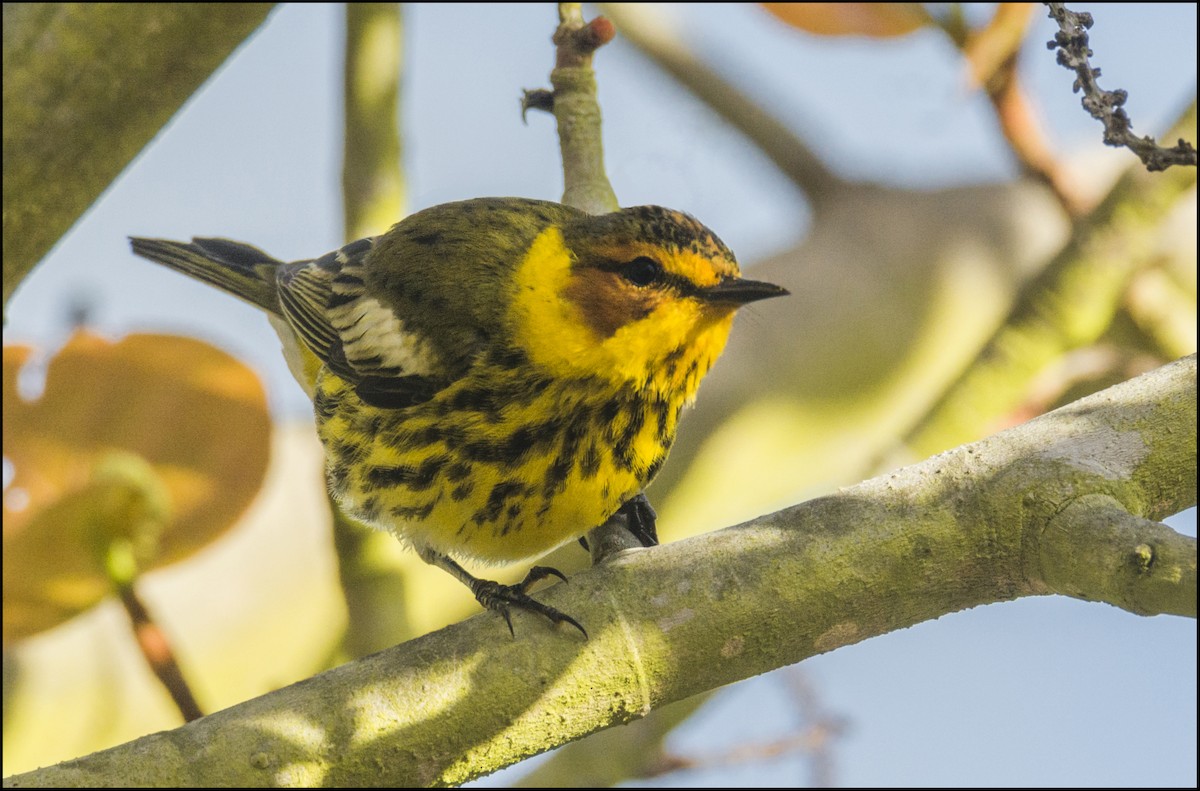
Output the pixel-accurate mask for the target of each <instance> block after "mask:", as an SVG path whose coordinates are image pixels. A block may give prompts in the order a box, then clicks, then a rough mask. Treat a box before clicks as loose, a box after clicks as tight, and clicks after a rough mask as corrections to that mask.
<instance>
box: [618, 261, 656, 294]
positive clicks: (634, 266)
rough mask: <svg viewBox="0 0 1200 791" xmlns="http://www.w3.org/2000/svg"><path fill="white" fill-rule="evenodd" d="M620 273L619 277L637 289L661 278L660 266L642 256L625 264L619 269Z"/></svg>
mask: <svg viewBox="0 0 1200 791" xmlns="http://www.w3.org/2000/svg"><path fill="white" fill-rule="evenodd" d="M620 271H621V277H623V278H625V279H626V280H628V281H629V282H630V283H633V284H634V285H635V286H639V287H645V286H649V285H652V284H654V283H657V282H659V281H660V280H662V277H663V268H662V264H660V263H658V262H657V261H655V260H654V259H653V258H647V257H646V256H644V255H642V256H638V257H637V258H635V259H633V260H632V261H630V262H629V263H628V264H625V265H624V266H622V267H621V270H620Z"/></svg>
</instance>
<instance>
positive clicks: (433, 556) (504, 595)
mask: <svg viewBox="0 0 1200 791" xmlns="http://www.w3.org/2000/svg"><path fill="white" fill-rule="evenodd" d="M418 554H420V556H421V560H424V561H425V562H426V563H428V564H429V565H431V566H437V567H438V568H440V569H442V570H443V571H447V572H449V573H450V574H452V575H453V576H454V578H455V579H457V580H458V581H459V582H461V583H462V584H464V585H466V586H467V587H468V588H470V589H471V593H472V594H474V595H475V600H476V601H478V602H479V603H480V604H482V605H483V606H484V607H485V608H487V609H489V610H495V611H496V612H498V613H500V614H501V615H503V616H504V622H505V623H507V624H508V631H509V633H510V634H512V635H513V636H514V637H515V636H516V632H514V631H513V625H512V616H511V615H510V614H509V608H510V607H517V608H519V609H522V610H528V611H529V612H535V613H539V614H541V615H544V616H545V617H547V618H549V619H550V620H551V621H553V622H554V623H569V624H571V625H572V626H574V627H575V628H576V629H578V630H579V631H580V632H581V633H582V634H583V636H584V639H587V636H588V633H587V630H586V629H584V628H583V626H581V625H580V623H579V621H577V620H575V619H574V618H572V617H571V616H569V615H567V614H566V613H564V612H561V611H559V610H556V609H554V608H553V607H551V606H549V605H547V604H542V603H541V602H540V601H537V600H536V599H534V598H533V597H531V596H530V595H529V594H528V593H526V591H527V590H528V589H529V587H530V586H531V585H533V583H535V582H537V581H538V580H542V579H545V578H546V577H558V578H559V579H560V580H562V581H563V582H566V581H567V578H566V577H565V576H563V573H562V572H561V571H559V570H558V569H553V568H550V567H549V566H534V567H533V568H531V569H530V570H529V573H528V574H526V575H525V579H523V580H521V581H520V582H519V583H517V584H516V585H502V584H500V583H499V582H495V581H493V580H484V579H480V578H478V577H476V576H474V575H472V574H471V573H470V572H468V571H467V570H466V569H464V568H463V567H462V566H460V565H458V564H457V563H455V562H454V561H453V560H451V559H450V558H449V557H448V556H446V555H443V554H442V553H441V552H435V551H434V550H432V549H429V548H428V547H421V548H419V549H418Z"/></svg>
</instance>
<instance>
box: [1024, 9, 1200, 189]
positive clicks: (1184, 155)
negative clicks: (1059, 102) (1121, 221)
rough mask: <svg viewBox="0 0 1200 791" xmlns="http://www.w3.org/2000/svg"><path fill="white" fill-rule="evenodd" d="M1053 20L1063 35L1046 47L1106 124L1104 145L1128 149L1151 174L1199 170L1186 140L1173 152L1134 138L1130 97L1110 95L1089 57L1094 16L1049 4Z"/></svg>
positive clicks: (1089, 108)
mask: <svg viewBox="0 0 1200 791" xmlns="http://www.w3.org/2000/svg"><path fill="white" fill-rule="evenodd" d="M1046 7H1047V8H1049V9H1050V18H1051V19H1053V20H1054V21H1055V22H1057V23H1058V27H1059V31H1058V32H1057V33H1055V34H1054V40H1053V41H1049V42H1047V43H1046V48H1047V49H1055V48H1057V49H1058V62H1059V64H1061V65H1062V66H1065V67H1066V68H1068V69H1071V70H1073V71H1074V72H1075V74H1076V78H1075V84H1074V86H1072V89H1073V90H1074V91H1075V93H1079V91H1081V90H1082V91H1083V99H1082V100H1081V102H1082V104H1083V107H1084V109H1085V110H1087V111H1088V113H1090V114H1091V116H1092V117H1093V118H1095V119H1097V120H1098V121H1100V122H1101V123H1103V124H1104V142H1105V144H1107V145H1110V146H1114V147H1117V148H1120V147H1122V146H1124V147H1126V148H1128V149H1129V150H1130V151H1132V152H1133V153H1135V154H1137V156H1138V158H1139V159H1141V160H1142V162H1143V163H1144V164H1145V165H1146V169H1147V170H1150V171H1156V170H1166V169H1167V168H1169V167H1170V166H1171V165H1191V166H1192V167H1195V166H1196V148H1195V147H1194V146H1193V145H1192V144H1191V143H1189V142H1187V141H1186V140H1183V139H1182V138H1181V139H1180V140H1179V142H1178V143H1176V144H1175V146H1174V147H1172V148H1163V147H1161V146H1159V145H1158V144H1156V143H1155V142H1154V138H1153V137H1150V136H1149V135H1147V136H1145V137H1138V136H1137V135H1135V134H1133V131H1132V129H1133V123H1132V122H1131V121H1130V120H1129V116H1128V115H1127V114H1126V113H1125V109H1124V107H1122V105H1124V104H1125V101H1126V100H1127V99H1128V98H1129V94H1128V92H1126V91H1123V90H1119V89H1118V90H1115V91H1106V90H1103V89H1101V88H1100V86H1099V84H1097V82H1096V79H1097V78H1098V77H1099V76H1100V69H1096V68H1092V65H1091V63H1089V62H1088V57H1089V56H1090V55H1092V54H1094V53H1093V52H1092V50H1091V49H1089V48H1088V35H1087V30H1088V28H1090V27H1091V26H1092V15H1091V14H1088V13H1085V12H1078V13H1077V12H1075V11H1070V10H1068V9H1067V7H1066V6H1065V5H1063V4H1062V3H1046Z"/></svg>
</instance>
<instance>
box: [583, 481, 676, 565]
mask: <svg viewBox="0 0 1200 791" xmlns="http://www.w3.org/2000/svg"><path fill="white" fill-rule="evenodd" d="M657 520H658V515H657V514H655V513H654V509H653V508H651V507H650V501H649V500H647V499H646V495H645V494H641V493H639V494H636V495H634V496H633V497H630V498H629V499H628V500H626V501H625V502H624V503H623V504H622V505H621V507H620V508H618V509H617V510H616V513H614V514H613V515H612V516H610V517H609V518H608V519H607V520H606V521H605V522H604V524H602V525H600V526H598V527H596V528H593V529H592V531H591V533H590V535H591V539H590V540H589V539H587V538H580V539H579V543H580V544H581V545H582V546H583V548H584V549H586V550H588V552H590V553H591V555H592V562H593V563H599V562H600V561H602V560H604V559H605V558H606V557H608V556H609V555H613V554H616V553H617V552H620V551H621V550H623V549H635V548H637V547H654V546H658V529H657ZM630 536H632V537H633V539H634V541H636V543H634V542H632V541H630V540H629V539H630ZM593 546H594V547H595V548H594V549H593Z"/></svg>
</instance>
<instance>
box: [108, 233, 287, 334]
mask: <svg viewBox="0 0 1200 791" xmlns="http://www.w3.org/2000/svg"><path fill="white" fill-rule="evenodd" d="M129 241H130V243H131V244H132V246H133V252H135V253H137V254H138V255H140V256H141V257H143V258H147V259H149V260H151V261H154V262H155V263H159V264H162V265H163V266H166V267H168V268H170V269H174V270H175V271H176V272H182V273H183V274H185V275H189V276H191V277H194V278H196V279H197V280H202V281H204V282H205V283H208V284H210V285H213V286H216V287H217V288H219V289H221V290H223V291H227V292H229V293H230V294H232V295H234V296H235V297H240V298H241V299H244V300H246V301H247V302H249V303H250V304H252V305H254V306H256V307H258V308H261V309H263V310H265V311H267V312H268V313H272V314H275V315H281V313H280V307H279V297H278V292H277V289H276V285H275V270H276V269H277V268H278V267H280V266H282V265H283V262H282V261H279V260H277V259H275V258H272V257H271V256H269V255H267V254H266V253H264V252H263V251H262V250H259V249H258V248H257V247H251V246H250V245H248V244H242V243H241V242H233V241H230V240H228V239H193V240H192V241H191V243H190V244H188V243H186V242H172V241H170V240H167V239H143V238H140V237H136V236H135V237H130V239H129Z"/></svg>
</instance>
